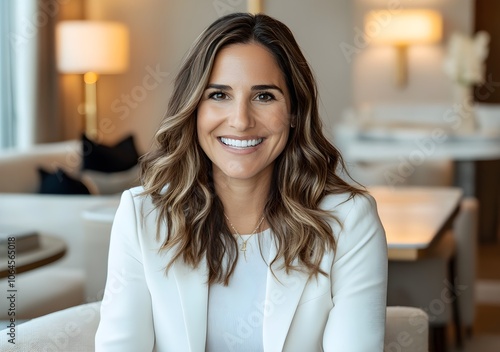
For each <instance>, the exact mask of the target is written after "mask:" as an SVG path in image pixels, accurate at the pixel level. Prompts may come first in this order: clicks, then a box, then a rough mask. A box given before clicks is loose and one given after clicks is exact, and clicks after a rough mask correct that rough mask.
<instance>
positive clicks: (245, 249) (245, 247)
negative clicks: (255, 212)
mask: <svg viewBox="0 0 500 352" xmlns="http://www.w3.org/2000/svg"><path fill="white" fill-rule="evenodd" d="M224 216H225V217H226V219H227V222H229V226H231V228H232V229H233V231H234V232H235V233H236V234H237V235H238V237H239V238H241V242H242V243H241V247H240V251H242V252H243V256H244V257H245V261H246V260H247V242H248V240H249V239H250V238H251V237H252V236H253V235H255V234H256V233H257V230H258V229H259V227H260V225H261V224H262V222H263V221H264V215H262V217H261V218H260V220H259V222H258V223H257V226H255V229H254V230H253V232H252V233H251V234H250V236H248V238H247V239H246V240H244V239H243V237H242V236H241V235H240V233H239V232H238V230H236V228H235V227H234V225H233V224H232V223H231V220H229V218H228V217H227V215H226V213H224Z"/></svg>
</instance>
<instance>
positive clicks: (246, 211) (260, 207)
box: [214, 175, 271, 234]
mask: <svg viewBox="0 0 500 352" xmlns="http://www.w3.org/2000/svg"><path fill="white" fill-rule="evenodd" d="M270 184H271V179H270V178H269V179H268V180H234V179H232V180H228V179H227V178H216V177H215V175H214V186H215V192H216V193H217V195H218V197H219V198H220V200H221V202H222V204H223V206H224V212H225V213H226V215H227V217H228V218H229V220H230V222H231V223H232V224H233V225H234V227H235V228H236V229H237V230H238V232H239V233H240V234H249V233H251V232H252V231H253V230H254V229H255V226H256V224H257V223H258V222H259V220H260V219H261V218H262V216H263V215H265V214H264V206H265V204H266V201H267V197H268V194H269V188H270ZM266 227H267V226H266V224H265V221H264V222H263V223H262V225H261V226H260V231H262V230H263V229H265V228H266Z"/></svg>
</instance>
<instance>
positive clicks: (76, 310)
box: [0, 302, 428, 352]
mask: <svg viewBox="0 0 500 352" xmlns="http://www.w3.org/2000/svg"><path fill="white" fill-rule="evenodd" d="M100 304H101V302H94V303H89V304H84V305H80V306H77V307H72V308H68V309H65V310H62V311H59V312H55V313H52V314H49V315H45V316H43V317H39V318H36V319H33V320H30V321H28V322H26V323H23V324H21V325H19V326H17V327H16V344H15V345H13V344H11V343H9V341H8V339H9V338H10V337H9V329H6V330H3V331H0V335H1V336H4V337H7V338H3V339H1V340H0V350H1V351H4V352H15V351H16V352H17V351H65V352H77V351H78V352H87V351H94V335H95V332H96V330H97V326H98V325H99V317H100V314H99V311H100ZM360 333H362V332H360ZM137 338H140V336H138V337H137ZM361 338H362V337H361ZM384 344H385V348H384V350H385V351H400V352H425V351H428V319H427V314H426V313H425V312H423V311H422V310H420V309H418V308H411V307H388V308H387V323H386V332H385V343H384ZM374 352H375V351H374Z"/></svg>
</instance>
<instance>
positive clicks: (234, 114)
mask: <svg viewBox="0 0 500 352" xmlns="http://www.w3.org/2000/svg"><path fill="white" fill-rule="evenodd" d="M228 124H229V126H230V127H232V128H234V129H235V130H236V131H239V132H241V131H245V130H247V129H249V128H252V127H254V124H255V121H254V119H253V116H252V111H251V105H250V103H249V102H248V101H246V100H244V99H241V100H239V101H235V103H234V104H233V107H232V111H230V113H229V115H228Z"/></svg>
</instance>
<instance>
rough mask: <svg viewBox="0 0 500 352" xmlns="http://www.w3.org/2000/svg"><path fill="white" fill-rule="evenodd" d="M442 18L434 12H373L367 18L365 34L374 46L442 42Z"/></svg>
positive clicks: (417, 10) (418, 10) (415, 10)
mask: <svg viewBox="0 0 500 352" xmlns="http://www.w3.org/2000/svg"><path fill="white" fill-rule="evenodd" d="M442 27H443V25H442V18H441V15H440V14H439V13H438V12H437V11H433V10H420V9H412V10H399V11H397V12H394V13H391V12H389V11H387V10H382V11H371V12H369V13H368V14H367V15H366V17H365V32H366V33H370V34H371V35H370V39H371V42H372V43H373V44H391V45H411V44H432V43H436V42H438V41H439V40H441V36H442Z"/></svg>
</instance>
